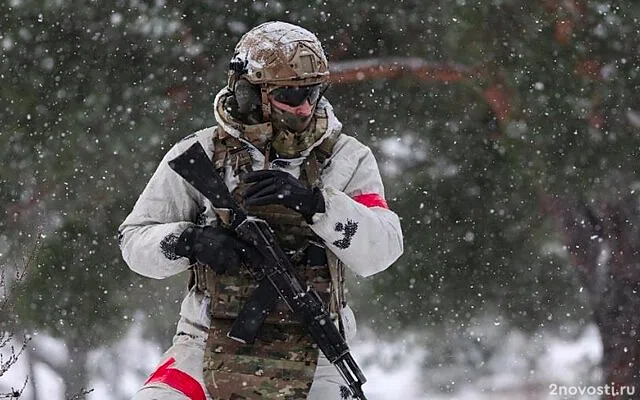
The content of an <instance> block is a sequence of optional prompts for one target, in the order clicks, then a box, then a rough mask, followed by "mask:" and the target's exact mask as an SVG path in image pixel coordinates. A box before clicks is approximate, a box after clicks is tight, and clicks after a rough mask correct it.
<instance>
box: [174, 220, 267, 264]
mask: <svg viewBox="0 0 640 400" xmlns="http://www.w3.org/2000/svg"><path fill="white" fill-rule="evenodd" d="M175 253H176V254H177V255H179V256H183V257H188V258H189V259H190V261H191V262H192V263H193V262H196V261H197V262H199V263H201V264H205V265H208V266H209V267H211V268H213V270H214V271H215V272H216V273H219V274H222V273H224V272H225V271H226V270H227V268H229V267H232V266H233V267H237V266H239V265H240V262H241V261H245V262H258V261H259V260H258V259H259V258H260V255H259V253H258V251H257V250H256V249H255V248H254V247H253V246H252V245H251V244H249V243H247V242H245V241H243V240H242V239H240V238H239V237H238V236H236V234H235V233H234V232H233V231H230V230H229V229H225V228H222V227H214V226H210V225H209V226H204V227H203V226H192V227H189V228H187V229H185V230H184V231H183V232H182V234H181V235H180V238H178V243H177V245H176V250H175Z"/></svg>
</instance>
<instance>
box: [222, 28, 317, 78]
mask: <svg viewBox="0 0 640 400" xmlns="http://www.w3.org/2000/svg"><path fill="white" fill-rule="evenodd" d="M229 67H230V68H229V88H230V89H231V90H233V87H234V84H235V82H236V81H237V80H238V79H239V78H245V79H246V80H247V81H249V82H250V83H252V84H254V85H258V86H260V87H263V88H265V87H269V86H270V87H273V86H307V85H315V84H318V83H325V82H326V81H327V80H328V78H329V69H328V63H327V57H326V56H325V54H324V51H323V49H322V45H321V43H320V41H319V40H318V38H317V37H316V36H315V35H314V34H313V33H311V32H309V31H308V30H306V29H304V28H302V27H300V26H297V25H293V24H289V23H286V22H280V21H272V22H265V23H263V24H261V25H258V26H257V27H255V28H253V29H251V30H250V31H249V32H247V33H245V34H244V35H243V36H242V38H240V41H239V42H238V44H237V45H236V48H235V51H234V56H233V58H232V60H231V63H230V65H229Z"/></svg>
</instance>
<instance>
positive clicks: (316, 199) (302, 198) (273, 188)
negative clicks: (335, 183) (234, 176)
mask: <svg viewBox="0 0 640 400" xmlns="http://www.w3.org/2000/svg"><path fill="white" fill-rule="evenodd" d="M241 179H242V181H243V182H246V183H253V184H252V185H250V186H249V187H248V188H247V190H246V192H245V193H244V204H245V205H247V206H263V205H268V204H282V205H283V206H285V207H287V208H290V209H292V210H294V211H297V212H299V213H300V214H301V215H302V216H303V217H304V218H305V219H306V220H307V222H308V223H312V220H311V217H313V214H315V213H322V212H324V211H325V207H324V197H323V196H322V192H321V191H320V189H318V188H313V189H312V188H308V187H306V186H305V185H304V184H303V183H302V182H300V181H299V180H298V179H296V178H295V177H293V176H292V175H291V174H288V173H286V172H284V171H277V170H261V171H251V172H248V173H246V174H245V175H244V176H242V177H241Z"/></svg>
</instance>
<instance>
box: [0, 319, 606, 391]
mask: <svg viewBox="0 0 640 400" xmlns="http://www.w3.org/2000/svg"><path fill="white" fill-rule="evenodd" d="M137 320H138V321H141V322H139V323H137V324H134V325H132V326H131V328H130V329H129V331H128V332H127V334H126V335H125V336H124V337H123V339H122V340H120V341H119V342H118V343H117V344H116V345H115V347H114V348H112V349H111V351H110V352H109V351H106V349H98V350H95V351H93V353H92V354H91V356H90V357H89V368H90V371H91V375H92V380H91V382H90V387H89V388H90V389H93V391H92V392H91V393H90V394H89V395H88V396H87V399H89V400H107V399H109V400H111V399H122V398H128V397H130V396H131V395H133V393H134V392H135V391H136V390H137V388H138V387H139V386H140V385H141V384H142V382H143V380H144V376H145V375H146V374H148V373H150V372H151V371H152V370H153V368H154V366H155V365H156V363H157V362H158V361H159V360H160V357H161V354H162V352H163V351H164V348H161V347H160V346H159V345H158V344H157V343H153V342H150V341H148V340H145V338H144V337H143V335H142V332H143V329H142V323H144V319H143V318H141V319H137ZM359 337H360V338H359V339H358V340H357V341H356V342H354V343H352V345H351V349H352V352H353V354H354V356H355V358H356V360H358V361H359V362H360V364H361V366H362V368H363V370H364V373H365V375H366V377H367V383H366V384H365V385H364V389H365V393H366V395H367V397H368V399H369V400H393V399H403V400H427V399H429V400H444V399H460V400H463V399H464V400H485V399H486V400H488V399H493V400H501V399H514V398H518V399H541V400H544V399H596V398H597V397H594V396H588V395H584V396H574V397H566V396H565V397H563V396H558V395H557V394H556V395H553V394H551V386H550V385H552V384H556V385H564V386H572V385H573V386H578V387H580V386H585V385H589V384H591V385H593V383H592V382H591V381H590V380H589V379H590V378H589V375H590V374H591V375H592V371H593V370H594V369H597V365H598V363H599V361H600V359H601V353H602V348H601V345H600V339H599V335H598V331H597V328H596V327H595V326H588V327H587V328H586V329H585V330H584V331H583V333H582V335H581V336H580V337H578V339H577V340H575V341H566V340H562V339H559V338H558V337H554V336H550V335H545V334H540V333H538V334H536V335H525V334H524V333H522V332H519V331H511V332H510V333H509V334H508V335H507V337H505V338H504V346H502V347H501V349H500V351H498V352H497V353H496V354H494V355H493V356H492V358H491V359H490V360H486V365H487V367H488V369H489V371H490V373H489V374H485V376H483V377H481V378H478V377H473V379H468V380H467V381H468V382H450V384H451V386H453V387H455V390H453V392H452V393H443V392H441V391H439V390H438V388H437V387H429V386H428V385H425V384H424V383H425V382H433V381H438V380H439V378H438V374H446V372H444V371H440V370H439V368H438V367H437V366H431V365H426V366H425V365H424V359H425V355H426V354H427V352H428V349H425V348H421V347H420V346H416V344H415V342H416V341H417V337H416V336H415V335H411V334H407V336H406V337H403V338H398V340H396V341H383V340H381V339H379V338H376V337H375V336H374V334H373V333H372V332H371V331H368V330H361V332H360V333H359ZM18 345H19V343H17V342H16V346H18ZM534 348H535V349H540V348H542V349H543V350H542V351H541V352H540V351H538V352H536V353H535V358H534V362H533V365H532V363H531V362H525V361H524V360H530V359H531V357H530V356H531V355H532V350H531V349H534ZM4 350H5V352H4V353H5V354H4V357H6V356H7V350H8V349H6V348H5V349H4ZM33 351H35V352H38V357H39V358H40V359H46V360H48V361H49V362H54V363H57V364H64V363H67V362H69V361H70V360H69V356H68V352H67V349H66V347H65V346H64V345H63V344H62V343H61V342H59V341H58V340H55V339H52V338H50V337H47V336H44V335H41V334H34V336H33V340H32V341H31V342H30V343H29V351H28V352H25V353H24V354H23V355H22V356H21V357H20V359H19V362H18V363H17V364H16V365H15V366H14V367H13V368H11V369H10V370H9V372H7V373H6V374H5V375H4V376H2V377H0V393H4V392H8V391H9V390H10V389H11V388H12V387H13V388H17V387H20V386H21V385H22V383H23V382H24V379H25V377H26V376H27V374H28V368H27V366H28V362H27V357H29V354H30V352H33ZM113 354H116V355H115V356H114V355H113ZM399 360H400V361H399ZM32 373H33V375H34V376H33V379H34V382H35V383H36V390H37V391H38V398H40V399H47V400H65V399H64V387H63V384H62V381H61V379H60V378H59V377H58V376H56V374H55V373H54V372H53V371H52V370H51V369H50V368H48V367H46V366H45V364H44V363H36V364H35V367H34V370H33V372H32ZM427 374H428V375H429V376H427ZM443 379H446V378H443ZM440 380H441V379H440ZM590 382H591V383H590ZM33 397H34V396H33V393H32V389H31V385H27V390H25V392H24V393H23V396H22V398H21V399H23V400H32V399H33Z"/></svg>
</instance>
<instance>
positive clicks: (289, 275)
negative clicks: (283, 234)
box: [169, 142, 366, 400]
mask: <svg viewBox="0 0 640 400" xmlns="http://www.w3.org/2000/svg"><path fill="white" fill-rule="evenodd" d="M169 166H170V167H171V169H173V170H174V171H175V172H176V173H178V175H180V176H181V177H182V178H184V179H185V180H186V181H187V182H189V183H190V184H191V185H192V186H193V187H194V188H195V189H196V190H198V191H199V192H200V193H202V195H204V196H205V197H206V198H207V199H209V201H211V203H212V204H213V206H214V207H216V208H220V209H227V210H229V212H230V218H229V221H228V222H229V224H228V226H229V228H230V229H233V230H234V231H235V232H236V234H237V235H238V237H240V238H241V239H243V240H245V241H247V242H249V243H252V244H254V245H255V247H256V248H257V249H258V251H259V252H260V254H261V255H262V257H263V261H262V262H260V263H253V264H252V265H248V266H247V268H248V269H249V272H250V273H251V275H252V276H253V278H254V279H255V280H256V281H257V282H258V283H259V286H258V288H257V289H256V292H261V293H260V295H258V296H253V295H252V296H251V297H250V299H249V301H248V303H250V304H247V305H245V310H247V309H261V310H262V312H261V314H262V315H263V316H262V317H261V318H258V320H257V319H256V318H249V319H244V318H240V316H239V318H238V319H237V320H236V322H235V323H234V327H233V328H232V330H231V332H230V333H229V335H228V336H229V337H231V338H232V339H236V340H240V341H242V342H251V341H252V339H253V337H252V333H253V332H255V331H256V330H257V327H259V325H261V324H262V321H264V318H266V314H267V313H268V311H269V310H270V308H271V304H268V303H269V302H270V301H271V299H270V298H269V297H271V296H269V293H273V294H275V296H279V297H280V298H281V299H282V300H283V301H284V302H285V303H286V304H287V306H288V307H289V309H291V311H292V312H293V314H294V315H295V317H296V318H298V320H299V321H300V322H301V323H302V324H304V325H305V326H306V327H307V329H308V330H309V334H310V335H311V337H312V338H313V340H314V341H315V342H316V344H317V345H318V347H319V348H320V350H321V351H322V353H323V354H324V355H325V357H327V359H328V360H329V362H331V363H332V364H333V365H334V366H335V367H336V368H337V369H338V371H339V373H340V375H341V376H342V378H344V380H345V382H346V383H347V385H348V386H349V389H350V390H351V392H352V394H353V396H354V397H355V398H356V399H360V400H366V397H365V395H364V392H363V391H362V385H363V384H364V383H365V382H366V378H365V377H364V374H363V373H362V371H361V370H360V368H359V367H358V364H357V363H356V362H355V360H354V359H353V357H352V356H351V353H350V352H349V346H348V345H347V343H346V342H345V340H344V338H343V337H342V335H341V334H340V332H339V331H338V328H336V326H335V325H334V323H333V322H332V321H331V317H330V316H329V312H328V311H327V307H326V306H325V304H324V303H323V302H322V299H321V298H320V296H319V295H318V294H317V293H316V292H315V291H314V290H313V289H312V288H310V287H306V286H303V285H302V284H301V283H300V280H299V279H298V277H297V275H296V273H295V271H294V267H293V265H292V264H291V261H290V260H289V258H288V257H287V255H286V254H285V253H284V251H283V250H282V249H281V248H280V246H279V245H278V244H277V243H276V238H275V235H274V233H273V231H272V230H271V228H270V227H269V225H268V224H267V222H266V221H264V220H262V219H259V218H256V217H253V216H250V215H247V213H246V212H245V211H244V210H243V209H242V208H241V207H240V205H239V204H238V203H237V202H236V201H235V200H234V198H233V197H232V196H231V194H230V193H229V189H228V188H227V185H226V184H225V183H224V181H223V180H222V178H221V177H220V176H219V175H218V173H217V172H216V170H215V167H214V165H213V163H212V162H211V160H210V159H209V157H208V156H207V154H206V153H205V151H204V149H203V148H202V146H201V145H200V143H199V142H196V143H195V144H194V145H192V146H191V147H189V149H187V150H186V151H185V152H184V153H182V154H181V155H179V156H178V157H176V158H175V159H173V160H171V161H170V162H169ZM254 293H255V292H254ZM265 294H266V295H265ZM275 296H273V297H275ZM261 299H262V300H261ZM260 303H267V304H260ZM247 306H249V307H247ZM241 314H242V313H241ZM247 324H248V325H249V326H244V325H247ZM236 325H239V326H236ZM245 328H246V329H245Z"/></svg>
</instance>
